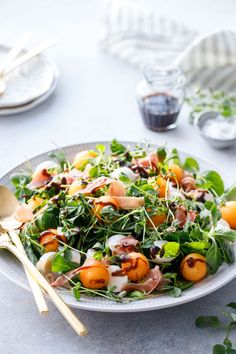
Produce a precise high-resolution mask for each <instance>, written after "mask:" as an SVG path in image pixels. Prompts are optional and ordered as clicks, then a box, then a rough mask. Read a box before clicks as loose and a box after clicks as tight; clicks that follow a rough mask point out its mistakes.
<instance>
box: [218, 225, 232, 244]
mask: <svg viewBox="0 0 236 354" xmlns="http://www.w3.org/2000/svg"><path fill="white" fill-rule="evenodd" d="M214 234H215V235H216V236H217V237H218V238H222V239H224V240H227V241H230V242H234V241H236V230H228V229H223V228H222V229H217V230H215V232H214Z"/></svg>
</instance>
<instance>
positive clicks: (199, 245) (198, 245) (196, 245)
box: [181, 241, 210, 253]
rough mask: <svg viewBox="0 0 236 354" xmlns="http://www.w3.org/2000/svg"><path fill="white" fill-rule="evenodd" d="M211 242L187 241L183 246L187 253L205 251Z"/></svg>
mask: <svg viewBox="0 0 236 354" xmlns="http://www.w3.org/2000/svg"><path fill="white" fill-rule="evenodd" d="M209 246H210V244H209V242H206V241H193V242H185V243H184V244H183V245H182V246H181V248H183V250H184V251H185V252H187V253H191V252H196V251H203V250H205V249H206V248H209Z"/></svg>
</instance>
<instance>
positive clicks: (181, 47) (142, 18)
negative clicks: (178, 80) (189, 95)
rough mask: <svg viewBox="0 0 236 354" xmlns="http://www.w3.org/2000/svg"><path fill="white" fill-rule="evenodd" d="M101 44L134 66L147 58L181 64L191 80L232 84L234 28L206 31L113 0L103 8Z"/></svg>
mask: <svg viewBox="0 0 236 354" xmlns="http://www.w3.org/2000/svg"><path fill="white" fill-rule="evenodd" d="M100 46H101V48H102V49H103V50H104V51H107V52H109V53H111V54H113V55H114V56H116V57H119V58H120V59H122V60H124V61H126V62H128V63H130V64H132V65H134V66H136V67H138V68H142V67H143V65H144V64H145V63H146V62H147V61H148V60H150V59H155V60H157V61H158V62H160V64H163V65H164V64H165V65H167V64H170V63H173V62H174V61H175V62H176V63H177V64H178V65H180V67H181V68H182V70H183V71H184V73H185V74H186V77H187V83H188V84H189V85H194V86H200V87H203V88H212V89H222V90H225V91H235V90H236V67H235V66H236V33H234V32H232V31H221V32H217V33H210V34H207V35H204V36H201V35H199V34H198V33H196V32H195V31H193V30H191V29H189V28H187V27H185V26H183V25H182V24H180V23H176V22H174V21H172V20H169V19H167V18H161V17H159V16H158V15H157V14H156V13H155V11H150V9H149V8H144V6H143V7H141V6H139V5H138V4H137V3H135V2H134V1H112V2H110V3H109V5H108V6H107V8H106V12H105V16H104V19H103V31H102V34H101V38H100Z"/></svg>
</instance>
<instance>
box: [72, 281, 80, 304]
mask: <svg viewBox="0 0 236 354" xmlns="http://www.w3.org/2000/svg"><path fill="white" fill-rule="evenodd" d="M80 287H81V284H80V283H79V282H78V283H77V284H76V285H75V286H74V287H73V294H74V297H75V298H76V300H78V301H79V300H80V296H81V294H80Z"/></svg>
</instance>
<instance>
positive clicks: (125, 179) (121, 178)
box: [119, 173, 130, 183]
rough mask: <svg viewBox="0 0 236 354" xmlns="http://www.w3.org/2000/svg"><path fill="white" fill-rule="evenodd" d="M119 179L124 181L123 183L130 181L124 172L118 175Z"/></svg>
mask: <svg viewBox="0 0 236 354" xmlns="http://www.w3.org/2000/svg"><path fill="white" fill-rule="evenodd" d="M119 180H120V181H121V182H124V183H130V179H129V177H128V176H126V175H125V174H124V173H122V174H121V175H120V176H119Z"/></svg>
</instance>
